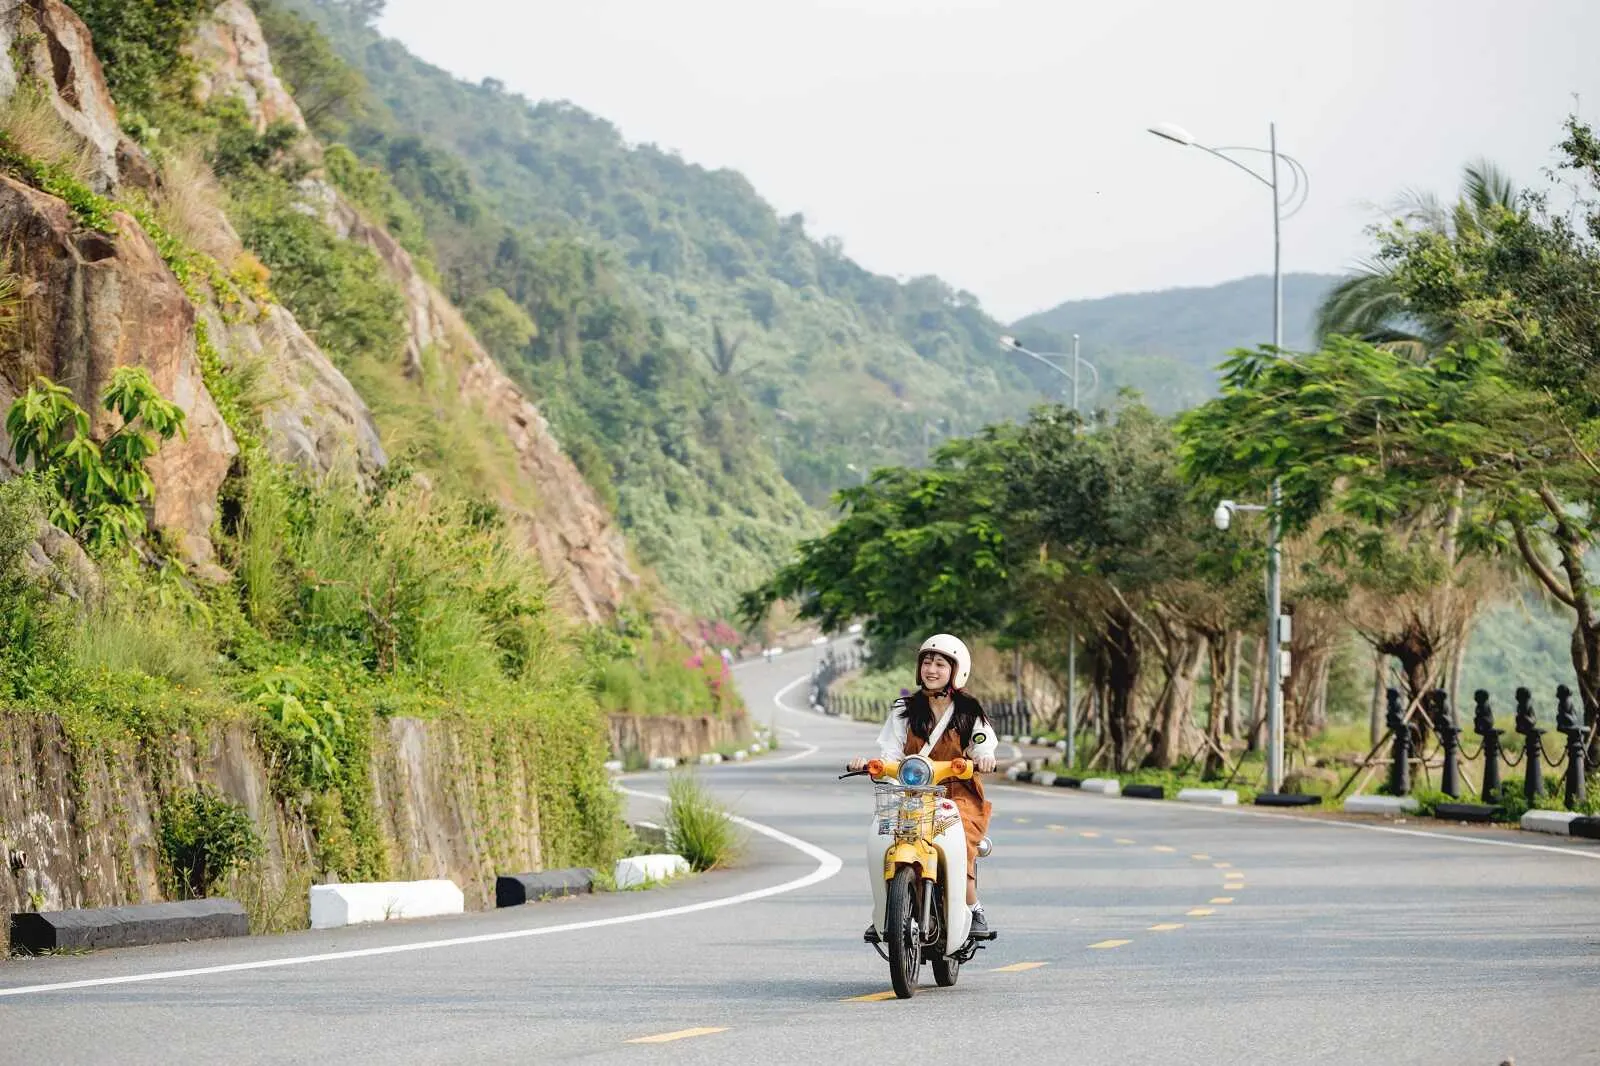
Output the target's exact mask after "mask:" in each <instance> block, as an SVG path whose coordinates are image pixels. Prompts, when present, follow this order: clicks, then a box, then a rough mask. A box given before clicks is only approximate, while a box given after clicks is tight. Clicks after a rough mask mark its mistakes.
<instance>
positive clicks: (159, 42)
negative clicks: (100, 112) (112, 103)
mask: <svg viewBox="0 0 1600 1066" xmlns="http://www.w3.org/2000/svg"><path fill="white" fill-rule="evenodd" d="M70 6H71V7H72V9H73V10H74V11H76V12H77V13H78V15H79V17H80V18H82V19H83V21H84V24H85V25H86V26H88V27H89V32H90V33H91V34H93V35H94V50H95V54H96V55H97V56H98V57H99V58H100V66H101V69H102V70H104V71H105V76H106V86H107V87H108V88H109V89H110V90H111V95H112V97H113V98H114V99H115V100H116V102H117V106H118V107H119V108H120V109H121V110H122V111H123V113H124V115H123V117H124V120H125V121H126V120H127V119H128V118H129V117H131V116H132V114H133V113H138V112H148V111H149V110H150V108H151V107H152V106H153V105H154V104H155V103H156V102H157V99H158V97H159V96H160V95H161V94H162V92H163V91H164V90H174V89H177V90H181V89H182V88H184V86H183V85H182V84H181V82H182V79H183V75H184V73H185V72H186V71H187V69H188V61H187V60H186V59H185V58H184V55H183V50H182V46H183V42H184V41H185V39H186V38H187V37H188V35H189V33H190V31H191V30H192V29H193V28H194V26H195V24H196V23H197V22H198V21H199V20H200V19H201V18H202V17H203V16H204V15H206V14H207V13H209V12H210V11H211V9H212V8H213V7H214V6H215V5H214V4H213V3H212V2H211V0H71V4H70Z"/></svg>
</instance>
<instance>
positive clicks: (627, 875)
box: [611, 855, 689, 888]
mask: <svg viewBox="0 0 1600 1066" xmlns="http://www.w3.org/2000/svg"><path fill="white" fill-rule="evenodd" d="M688 872H689V860H687V859H685V858H684V857H683V856H682V855H635V856H633V857H632V858H631V859H619V860H618V861H617V866H616V869H614V870H613V871H612V873H611V876H612V877H613V878H614V879H615V880H616V882H617V887H618V888H632V887H633V886H634V885H642V884H644V883H645V882H646V881H665V880H666V879H667V878H669V877H676V876H678V875H679V874H686V873H688Z"/></svg>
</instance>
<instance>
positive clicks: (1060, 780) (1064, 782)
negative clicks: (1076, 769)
mask: <svg viewBox="0 0 1600 1066" xmlns="http://www.w3.org/2000/svg"><path fill="white" fill-rule="evenodd" d="M1055 787H1056V788H1082V787H1083V779H1082V778H1080V777H1068V776H1066V775H1065V774H1057V775H1056V780H1055Z"/></svg>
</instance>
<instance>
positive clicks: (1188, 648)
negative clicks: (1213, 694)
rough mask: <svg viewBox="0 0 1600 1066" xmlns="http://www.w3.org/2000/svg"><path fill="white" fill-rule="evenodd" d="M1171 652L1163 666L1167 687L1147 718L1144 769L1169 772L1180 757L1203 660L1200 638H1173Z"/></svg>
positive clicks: (1203, 651)
mask: <svg viewBox="0 0 1600 1066" xmlns="http://www.w3.org/2000/svg"><path fill="white" fill-rule="evenodd" d="M1169 640H1170V643H1169V645H1168V646H1169V647H1170V649H1171V652H1170V655H1169V658H1168V660H1167V662H1166V664H1165V665H1166V668H1167V683H1166V685H1164V686H1163V688H1162V691H1161V699H1160V700H1159V701H1158V702H1157V703H1156V707H1155V712H1154V713H1153V714H1152V715H1151V719H1150V720H1151V724H1152V725H1153V726H1154V727H1155V728H1154V729H1153V730H1152V735H1151V745H1150V755H1149V757H1148V758H1146V759H1145V762H1144V764H1145V765H1146V766H1150V767H1154V768H1156V769H1158V770H1170V769H1172V768H1173V767H1174V766H1176V765H1178V758H1179V756H1181V755H1182V754H1183V731H1184V726H1185V725H1186V724H1187V723H1188V721H1189V718H1190V715H1191V713H1192V712H1193V710H1194V688H1195V680H1196V678H1197V677H1198V676H1199V673H1200V665H1201V663H1202V662H1204V659H1205V642H1204V640H1203V638H1200V637H1198V636H1193V635H1188V636H1179V635H1176V634H1174V635H1173V636H1172V637H1171V638H1169Z"/></svg>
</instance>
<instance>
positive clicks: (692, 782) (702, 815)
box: [667, 771, 743, 871]
mask: <svg viewBox="0 0 1600 1066" xmlns="http://www.w3.org/2000/svg"><path fill="white" fill-rule="evenodd" d="M667 798H668V800H669V801H670V802H669V804H668V806H667V840H668V841H669V842H670V844H671V846H672V847H673V848H675V849H676V850H677V852H678V854H680V855H682V856H683V857H684V858H685V859H687V860H688V861H689V865H690V866H692V867H693V868H694V869H696V870H700V871H704V870H714V869H716V868H717V867H719V866H727V865H728V864H729V863H731V862H732V861H733V860H734V859H735V858H736V857H737V855H738V853H739V851H740V849H741V846H742V843H743V842H742V841H741V840H740V839H739V837H738V835H737V833H736V832H735V830H734V825H733V822H732V821H731V820H729V818H728V814H727V812H726V811H724V810H723V809H722V807H721V806H720V805H719V804H718V803H717V801H716V800H715V799H713V798H712V797H711V794H710V793H709V792H707V791H706V789H705V786H703V785H702V784H701V783H700V779H699V778H697V777H696V776H695V775H694V774H693V773H692V772H690V771H682V772H679V773H675V774H673V775H672V777H671V778H670V779H669V780H668V782H667Z"/></svg>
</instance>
